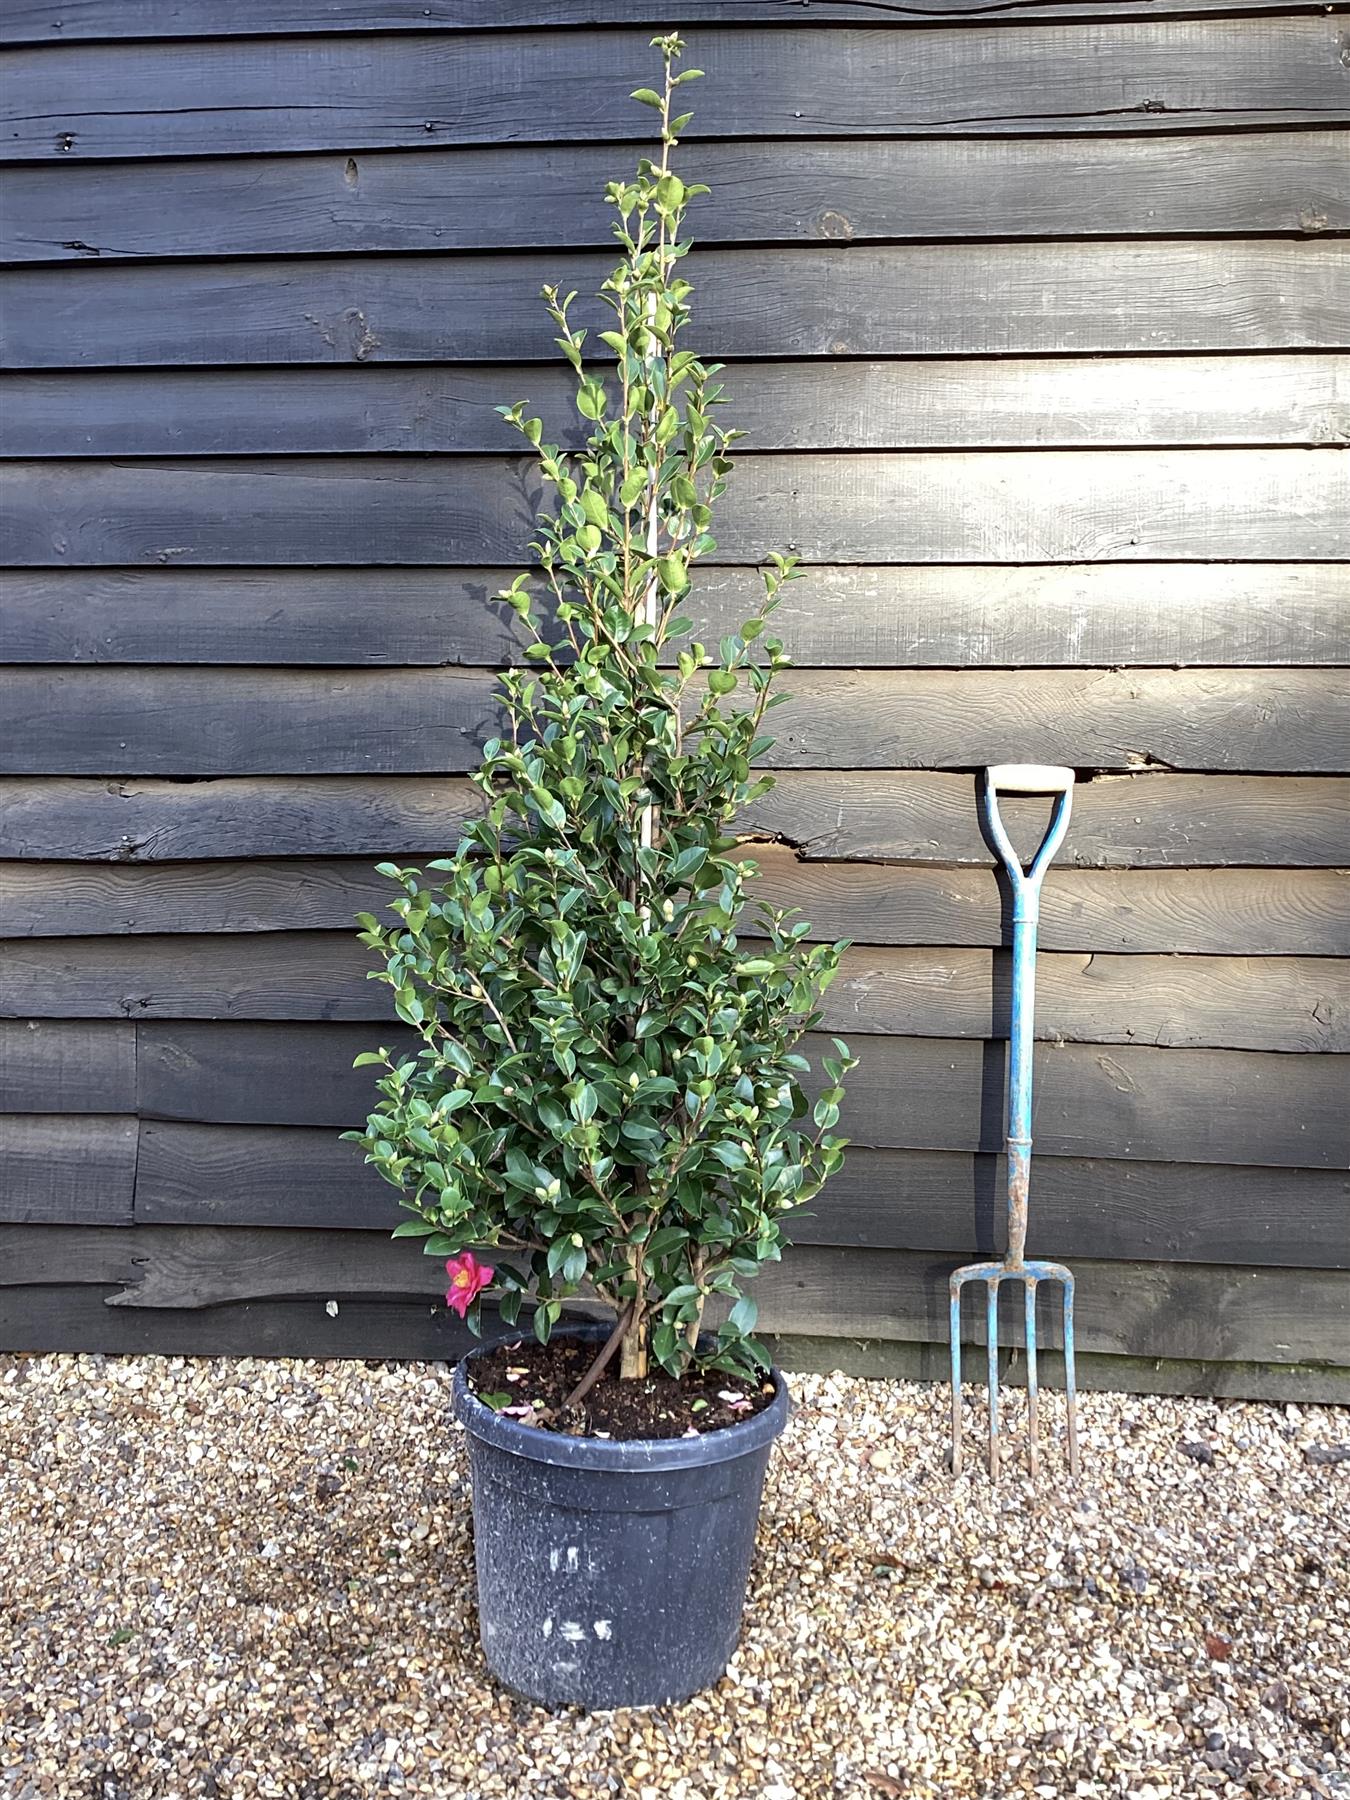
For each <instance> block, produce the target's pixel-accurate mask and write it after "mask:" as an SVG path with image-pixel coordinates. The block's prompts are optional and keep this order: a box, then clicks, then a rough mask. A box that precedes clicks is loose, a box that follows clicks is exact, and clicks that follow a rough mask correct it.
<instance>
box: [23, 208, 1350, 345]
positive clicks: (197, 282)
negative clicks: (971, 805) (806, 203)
mask: <svg viewBox="0 0 1350 1800" xmlns="http://www.w3.org/2000/svg"><path fill="white" fill-rule="evenodd" d="M1348 261H1350V256H1347V249H1346V245H1345V244H1344V242H1343V241H1339V240H1332V239H1329V238H1322V239H1318V240H1310V241H1307V242H1275V241H1264V242H1263V241H1260V240H1250V239H1249V240H1232V241H1229V242H1224V243H1217V242H1205V241H1189V242H1188V241H1181V240H1178V241H1171V242H1167V243H1144V242H1139V243H1133V242H1125V243H1098V242H1080V243H1070V244H1053V243H1050V244H1042V243H1023V244H1003V245H989V244H978V243H977V244H943V245H907V246H901V247H897V248H880V247H876V246H872V245H867V244H854V245H849V246H847V247H842V248H841V247H839V246H830V245H827V244H821V245H820V246H818V247H816V248H813V249H811V250H810V251H806V250H803V248H802V247H801V246H799V245H798V246H794V247H791V248H787V249H781V250H773V249H746V250H706V251H696V252H695V253H694V255H693V256H692V257H691V258H690V259H689V262H688V264H687V270H688V274H689V276H690V279H691V280H693V281H694V283H695V284H696V286H697V288H698V344H699V347H700V349H701V350H702V351H703V352H704V354H705V355H708V356H717V357H794V356H830V357H834V356H1016V355H1036V354H1050V355H1067V354H1073V355H1081V354H1084V353H1088V352H1091V353H1095V354H1112V353H1117V354H1118V353H1122V352H1132V351H1137V352H1143V353H1147V354H1152V353H1156V352H1157V351H1159V350H1168V351H1172V352H1180V351H1214V350H1344V349H1347V348H1350V309H1347V307H1346V303H1345V285H1346V265H1347V262H1348ZM611 266H612V258H610V257H601V256H596V255H592V254H589V253H587V252H575V253H569V254H567V255H566V256H559V254H558V253H556V252H551V253H548V254H545V255H526V254H521V253H518V252H506V253H503V254H501V255H497V256H474V255H464V256H454V257H444V256H441V257H437V256H416V255H409V256H393V257H378V256H370V257H361V258H356V259H344V258H338V257H334V258H326V259H323V258H321V259H309V260H303V259H292V260H290V261H285V260H262V261H258V262H256V263H250V264H249V265H248V266H247V267H242V266H241V265H240V264H239V263H237V262H201V263H191V264H187V265H185V266H183V267H179V268H174V269H164V268H161V267H159V266H157V265H154V264H134V263H133V264H129V265H123V266H121V267H118V266H116V265H108V266H103V265H102V264H101V263H100V262H99V261H98V260H97V259H96V260H95V261H93V262H91V263H89V264H87V265H86V266H85V267H83V268H81V269H80V270H79V271H78V274H77V273H76V272H75V271H73V270H70V269H64V268H35V269H18V270H14V271H12V272H11V273H9V274H8V275H6V276H5V277H4V284H3V291H4V295H5V314H4V321H3V324H4V337H3V361H4V366H5V367H6V368H10V369H63V368H71V367H74V368H89V369H94V368H154V367H177V366H188V367H203V366H216V365H221V366H225V365H230V364H254V365H260V364H279V363H343V364H352V363H358V364H359V363H375V362H405V363H446V362H451V363H454V362H482V361H488V362H501V361H504V360H508V359H517V360H522V361H523V360H527V359H530V360H539V359H542V360H544V361H546V362H553V361H554V360H555V359H556V357H557V347H556V345H555V344H554V342H553V326H552V322H551V321H550V320H549V318H548V316H547V315H546V313H545V312H544V310H543V308H542V306H541V305H540V302H539V288H540V285H541V284H542V283H543V282H546V281H548V282H558V283H560V284H561V285H562V286H563V287H564V289H566V288H576V289H577V290H578V292H579V293H580V295H581V296H582V298H581V299H580V300H579V301H578V302H577V308H576V312H575V315H574V316H575V318H576V322H577V323H578V324H579V325H598V324H600V323H601V321H602V320H604V319H606V318H607V316H608V315H607V314H605V312H604V311H603V309H602V308H601V306H600V304H599V303H598V302H596V301H593V300H591V299H590V298H589V296H590V295H592V294H594V293H595V292H596V291H597V289H598V288H599V285H600V283H601V282H602V281H603V280H604V279H605V277H606V276H607V274H608V273H609V270H610V267H611Z"/></svg>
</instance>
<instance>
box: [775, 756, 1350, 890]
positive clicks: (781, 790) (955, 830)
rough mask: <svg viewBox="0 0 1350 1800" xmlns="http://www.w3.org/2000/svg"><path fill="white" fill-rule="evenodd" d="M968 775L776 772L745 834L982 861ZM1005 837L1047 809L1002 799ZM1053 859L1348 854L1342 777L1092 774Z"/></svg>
mask: <svg viewBox="0 0 1350 1800" xmlns="http://www.w3.org/2000/svg"><path fill="white" fill-rule="evenodd" d="M973 791H974V788H973V782H972V779H971V777H969V776H956V775H952V776H941V775H928V776H920V775H907V774H888V773H886V772H884V771H878V772H875V773H873V772H868V773H866V774H842V773H827V772H821V773H818V774H806V773H799V774H796V775H785V776H784V777H783V778H782V779H781V780H780V781H779V783H778V786H777V788H776V789H775V790H774V792H773V793H771V794H769V795H767V796H766V797H765V798H764V799H763V800H760V801H757V802H756V803H755V805H754V807H753V808H750V809H748V810H747V813H746V814H745V816H744V819H743V824H744V826H745V827H747V828H748V830H749V834H750V835H752V836H754V835H756V834H764V835H767V836H769V837H771V838H773V839H774V840H775V841H778V842H781V843H785V844H789V845H791V846H792V847H793V848H794V849H795V850H797V851H798V853H799V854H800V855H801V857H802V858H803V859H804V860H820V859H828V860H833V859H837V858H840V857H846V858H850V859H853V860H859V861H864V862H962V863H966V862H975V863H986V864H987V863H988V861H989V851H988V847H987V846H986V845H985V843H984V841H983V839H982V838H981V837H980V835H979V831H978V826H977V823H976V816H975V811H974V800H973ZM1003 816H1004V818H1005V819H1007V820H1010V821H1011V825H1010V829H1011V830H1012V832H1013V835H1014V840H1015V841H1016V842H1019V843H1020V842H1022V841H1023V840H1022V837H1021V833H1022V832H1023V831H1028V832H1031V833H1033V834H1034V832H1035V830H1036V827H1037V824H1040V825H1041V826H1042V827H1043V826H1044V823H1045V808H1044V807H1043V806H1041V807H1029V806H1028V805H1027V803H1026V802H1018V801H1015V800H1014V801H1012V802H1010V804H1009V806H1008V807H1005V808H1004V809H1003ZM1069 834H1070V835H1069V837H1068V838H1066V840H1065V848H1064V852H1063V854H1062V860H1063V861H1065V862H1072V863H1076V864H1078V865H1079V866H1080V867H1087V868H1106V867H1117V866H1121V865H1125V866H1132V867H1140V868H1160V867H1177V868H1198V867H1214V866H1217V867H1233V866H1237V865H1241V864H1254V865H1257V866H1259V867H1270V866H1271V865H1276V866H1280V865H1288V866H1305V865H1307V866H1315V867H1321V868H1326V867H1340V866H1344V865H1347V864H1350V782H1345V781H1330V780H1322V781H1313V782H1300V783H1297V784H1295V783H1293V782H1291V781H1289V780H1288V779H1285V778H1278V777H1277V778H1274V779H1272V778H1270V777H1264V778H1263V777H1229V778H1226V779H1220V778H1218V777H1215V776H1186V775H1159V774H1156V773H1147V774H1139V775H1124V776H1111V775H1108V776H1099V777H1097V778H1096V779H1095V780H1093V781H1091V782H1089V783H1087V784H1086V785H1084V784H1082V783H1080V784H1079V786H1078V787H1077V788H1076V789H1075V790H1074V814H1073V822H1072V823H1071V825H1070V827H1069Z"/></svg>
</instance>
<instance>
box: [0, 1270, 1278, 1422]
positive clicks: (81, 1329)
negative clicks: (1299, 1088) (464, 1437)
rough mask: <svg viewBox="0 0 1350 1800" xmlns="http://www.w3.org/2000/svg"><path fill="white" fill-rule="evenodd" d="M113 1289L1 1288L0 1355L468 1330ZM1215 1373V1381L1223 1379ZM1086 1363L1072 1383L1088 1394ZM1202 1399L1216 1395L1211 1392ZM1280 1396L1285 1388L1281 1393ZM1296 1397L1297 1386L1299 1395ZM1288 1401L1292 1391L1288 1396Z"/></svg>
mask: <svg viewBox="0 0 1350 1800" xmlns="http://www.w3.org/2000/svg"><path fill="white" fill-rule="evenodd" d="M116 1292H117V1290H116V1288H115V1287H111V1286H107V1285H105V1286H102V1287H99V1286H87V1285H80V1284H78V1283H75V1282H64V1281H56V1282H51V1283H43V1284H41V1285H40V1286H31V1287H0V1352H9V1351H30V1352H38V1351H52V1350H59V1351H86V1352H92V1351H102V1352H104V1353H105V1354H107V1355H110V1356H133V1355H147V1354H148V1355H154V1356H318V1357H358V1356H359V1357H364V1358H372V1357H391V1356H396V1357H408V1358H416V1359H418V1360H424V1359H430V1360H446V1361H450V1362H453V1361H455V1360H456V1359H457V1358H458V1357H460V1356H462V1355H463V1354H464V1352H465V1350H467V1349H469V1348H470V1346H471V1344H472V1342H473V1340H472V1338H471V1337H470V1336H469V1333H468V1330H467V1328H466V1327H465V1326H462V1325H461V1324H460V1323H459V1321H458V1320H457V1319H456V1318H455V1317H454V1316H453V1314H447V1312H446V1310H445V1307H444V1305H440V1306H432V1305H429V1304H428V1303H427V1302H426V1301H425V1300H423V1301H413V1300H404V1301H399V1300H392V1301H386V1300H371V1299H367V1298H362V1299H360V1300H356V1301H351V1300H348V1301H346V1302H344V1303H343V1305H342V1306H341V1308H340V1309H339V1312H338V1315H337V1317H333V1316H332V1315H331V1314H330V1313H329V1312H328V1310H327V1305H326V1302H325V1301H324V1300H323V1299H321V1298H317V1297H315V1298H312V1299H308V1300H252V1301H250V1300H242V1301H238V1302H236V1303H235V1304H234V1305H226V1306H213V1307H209V1308H207V1309H205V1310H191V1311H179V1312H169V1311H153V1310H140V1309H133V1308H130V1307H125V1306H108V1305H107V1304H106V1302H107V1300H108V1299H110V1298H111V1297H112V1295H113V1294H115V1293H116ZM1216 1376H1219V1378H1221V1375H1220V1372H1218V1371H1216ZM1087 1381H1088V1376H1087V1359H1086V1358H1084V1369H1083V1373H1082V1374H1081V1375H1080V1378H1079V1385H1080V1386H1084V1387H1086V1385H1087ZM1205 1391H1206V1392H1214V1391H1216V1389H1215V1388H1214V1387H1212V1386H1211V1387H1208V1388H1206V1389H1205ZM1281 1391H1282V1392H1283V1390H1281ZM1298 1391H1299V1392H1300V1393H1301V1392H1302V1389H1301V1387H1300V1388H1299V1389H1298ZM1288 1397H1289V1398H1291V1399H1292V1398H1293V1397H1294V1394H1293V1393H1292V1392H1291V1393H1290V1394H1289V1396H1288Z"/></svg>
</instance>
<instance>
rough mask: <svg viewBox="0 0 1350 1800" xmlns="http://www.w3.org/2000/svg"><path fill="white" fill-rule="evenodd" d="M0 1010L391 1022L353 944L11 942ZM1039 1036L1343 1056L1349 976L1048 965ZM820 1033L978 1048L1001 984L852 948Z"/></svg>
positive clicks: (903, 951) (1234, 961)
mask: <svg viewBox="0 0 1350 1800" xmlns="http://www.w3.org/2000/svg"><path fill="white" fill-rule="evenodd" d="M4 958H5V966H6V971H7V980H6V985H5V992H4V994H3V996H0V1009H3V1012H4V1013H5V1014H7V1015H10V1016H13V1015H15V1014H17V1015H20V1016H23V1015H27V1014H29V1013H32V1014H37V1015H43V1016H48V1017H53V1018H92V1019H98V1018H133V1019H142V1020H144V1019H274V1020H290V1019H297V1020H298V1019H350V1020H370V1021H372V1022H385V1021H387V1022H389V1023H391V1024H392V1022H393V1017H394V1014H393V1007H392V1001H391V997H390V993H389V990H388V988H387V986H386V985H385V984H384V983H382V982H372V981H369V980H367V970H368V969H369V968H370V967H371V966H372V959H371V958H370V956H369V953H368V952H367V951H366V950H365V948H364V947H363V946H362V945H360V944H358V943H357V942H356V939H355V935H354V933H351V932H262V933H252V934H242V935H234V934H225V933H221V934H217V935H214V936H202V937H188V936H177V937H157V936H136V937H93V938H50V937H47V938H26V939H25V938H18V939H10V940H8V941H7V942H6V943H5V945H4ZM1038 989H1039V997H1038V1010H1037V1017H1036V1026H1037V1032H1038V1035H1040V1036H1042V1037H1044V1038H1049V1039H1055V1040H1057V1041H1064V1042H1073V1043H1101V1044H1138V1043H1143V1044H1153V1045H1159V1046H1180V1047H1197V1046H1207V1047H1213V1048H1219V1049H1239V1050H1247V1049H1251V1050H1294V1051H1340V1050H1350V965H1348V964H1347V963H1345V962H1344V961H1342V960H1339V959H1337V958H1334V957H1299V958H1291V957H1280V958H1265V959H1263V958H1252V957H1240V956H1237V957H1202V958H1187V957H1174V956H1138V955H1136V956H1124V957H1113V956H1106V955H1094V954H1093V953H1092V952H1079V953H1050V954H1047V955H1045V956H1044V957H1042V959H1041V963H1040V971H1039V977H1038ZM823 1012H824V1024H825V1029H827V1030H832V1031H840V1032H844V1033H847V1034H848V1035H849V1036H850V1037H852V1036H853V1035H854V1034H856V1033H881V1034H888V1033H902V1034H904V1035H906V1036H910V1037H921V1038H929V1037H961V1038H985V1037H990V1036H1000V1035H1003V1034H1004V1033H1006V1031H1007V1029H1008V970H1007V966H1006V962H1005V959H1004V958H1003V957H1002V956H999V957H994V956H993V954H992V953H991V952H990V951H989V950H980V949H955V950H949V949H930V948H919V949H916V948H888V947H869V948H862V947H857V948H854V949H852V950H850V951H847V952H845V955H844V959H843V964H842V966H841V969H840V973H839V978H838V980H837V981H836V982H835V984H834V986H833V987H832V988H831V989H830V990H829V992H828V993H827V995H826V996H825V999H824V1001H823Z"/></svg>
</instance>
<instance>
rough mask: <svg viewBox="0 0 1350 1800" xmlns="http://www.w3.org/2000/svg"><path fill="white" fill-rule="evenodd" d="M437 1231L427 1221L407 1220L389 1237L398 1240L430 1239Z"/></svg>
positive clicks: (396, 1227)
mask: <svg viewBox="0 0 1350 1800" xmlns="http://www.w3.org/2000/svg"><path fill="white" fill-rule="evenodd" d="M435 1229H436V1227H435V1226H434V1225H428V1224H427V1222H426V1220H425V1219H405V1220H404V1221H403V1223H402V1224H401V1225H395V1227H394V1229H393V1231H392V1232H390V1234H389V1235H390V1236H391V1237H396V1238H410V1237H430V1236H431V1234H432V1232H434V1231H435Z"/></svg>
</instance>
